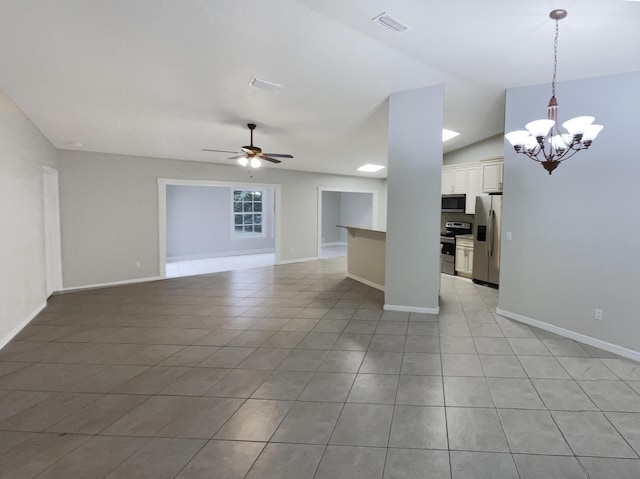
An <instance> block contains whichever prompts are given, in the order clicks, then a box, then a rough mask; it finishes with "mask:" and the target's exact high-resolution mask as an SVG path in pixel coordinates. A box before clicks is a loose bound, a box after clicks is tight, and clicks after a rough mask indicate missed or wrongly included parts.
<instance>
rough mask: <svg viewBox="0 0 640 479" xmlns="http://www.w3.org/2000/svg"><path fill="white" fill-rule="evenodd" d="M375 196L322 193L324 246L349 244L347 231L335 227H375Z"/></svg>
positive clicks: (340, 192) (332, 192)
mask: <svg viewBox="0 0 640 479" xmlns="http://www.w3.org/2000/svg"><path fill="white" fill-rule="evenodd" d="M373 201H374V200H373V194H372V193H356V192H347V191H323V192H322V238H321V242H322V244H326V243H345V244H346V243H347V230H346V229H345V228H337V227H336V226H335V225H344V226H358V227H360V228H371V227H372V226H373Z"/></svg>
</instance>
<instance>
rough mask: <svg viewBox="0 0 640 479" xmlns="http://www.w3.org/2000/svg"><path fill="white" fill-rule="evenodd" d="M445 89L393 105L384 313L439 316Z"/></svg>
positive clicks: (393, 100)
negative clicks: (387, 311) (431, 314)
mask: <svg viewBox="0 0 640 479" xmlns="http://www.w3.org/2000/svg"><path fill="white" fill-rule="evenodd" d="M443 102H444V87H443V86H442V85H438V86H433V87H426V88H419V89H417V90H410V91H404V92H399V93H394V94H392V95H391V97H390V100H389V161H388V168H389V172H388V176H387V245H386V266H385V270H386V274H385V305H384V309H385V310H391V311H411V312H422V313H437V312H438V293H439V290H440V196H441V176H442V115H443Z"/></svg>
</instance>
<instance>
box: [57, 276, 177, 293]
mask: <svg viewBox="0 0 640 479" xmlns="http://www.w3.org/2000/svg"><path fill="white" fill-rule="evenodd" d="M161 279H171V278H163V277H162V276H149V277H148V278H136V279H125V280H123V281H113V282H111V283H97V284H88V285H85V286H74V287H72V288H64V289H63V290H62V291H60V293H73V292H75V291H85V290H87V289H98V288H109V287H110V286H124V285H126V284H135V283H148V282H150V281H159V280H161Z"/></svg>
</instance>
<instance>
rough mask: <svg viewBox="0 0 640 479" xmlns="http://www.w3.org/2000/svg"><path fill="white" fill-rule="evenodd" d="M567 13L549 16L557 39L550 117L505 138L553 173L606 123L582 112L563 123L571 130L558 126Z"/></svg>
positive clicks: (519, 150) (586, 147)
mask: <svg viewBox="0 0 640 479" xmlns="http://www.w3.org/2000/svg"><path fill="white" fill-rule="evenodd" d="M566 16H567V11H566V10H553V11H552V12H551V13H549V18H551V19H552V20H554V21H555V22H556V35H555V39H554V42H553V80H552V82H551V99H550V100H549V105H548V106H547V119H546V120H535V121H531V122H529V123H527V124H526V125H525V128H526V130H516V131H512V132H509V133H507V134H506V135H505V138H506V139H507V140H508V141H509V143H511V145H512V146H513V148H514V149H515V151H516V152H517V153H522V154H524V155H527V157H529V158H531V159H532V160H534V161H537V162H538V163H541V164H542V166H543V167H544V169H545V170H547V171H548V172H549V174H551V173H552V172H553V170H555V169H556V168H557V167H558V165H559V164H560V163H561V162H563V161H565V160H568V159H569V158H571V157H572V156H573V155H575V154H576V153H577V152H578V151H580V150H586V149H588V148H589V147H590V146H591V144H592V143H593V141H594V140H595V139H596V137H597V136H598V133H600V131H602V129H603V128H604V126H602V125H594V124H593V122H594V120H595V118H594V117H592V116H578V117H576V118H572V119H571V120H567V121H565V122H564V123H563V124H562V126H563V127H564V128H565V129H566V130H567V131H568V133H562V132H561V131H560V130H559V128H558V101H557V100H556V72H557V68H558V21H559V20H562V19H563V18H565V17H566Z"/></svg>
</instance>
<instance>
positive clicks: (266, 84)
mask: <svg viewBox="0 0 640 479" xmlns="http://www.w3.org/2000/svg"><path fill="white" fill-rule="evenodd" d="M249 86H252V87H254V88H260V89H261V90H281V89H282V84H280V83H276V82H273V81H269V80H263V79H262V78H258V77H257V76H255V75H254V76H252V77H251V80H249Z"/></svg>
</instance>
